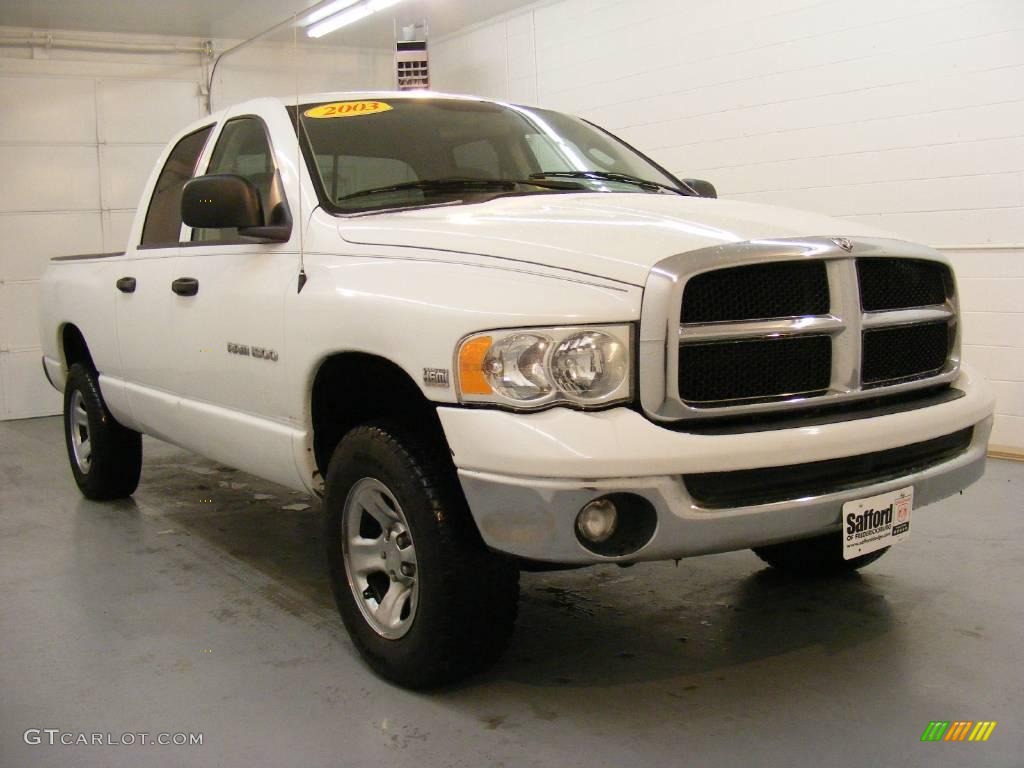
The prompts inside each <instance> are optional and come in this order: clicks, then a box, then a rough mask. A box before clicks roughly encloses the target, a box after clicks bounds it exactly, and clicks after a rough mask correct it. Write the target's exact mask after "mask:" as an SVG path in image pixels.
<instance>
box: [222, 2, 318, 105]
mask: <svg viewBox="0 0 1024 768" xmlns="http://www.w3.org/2000/svg"><path fill="white" fill-rule="evenodd" d="M335 2H336V0H320V2H318V3H316V4H315V5H311V6H309V8H306V9H305V10H304V11H301V12H299V13H293V14H292V15H291V16H289V17H288V18H287V19H285V20H284V21H282V22H280V23H278V24H275V25H274V26H272V27H270V28H268V29H265V30H263V31H262V32H260V33H259V34H256V35H253V36H252V37H250V38H248V39H247V40H243V41H242V42H240V43H238V44H237V45H233V46H232V47H230V48H228V49H227V50H224V51H221V52H220V53H219V54H217V57H216V58H215V59H214V60H213V66H212V67H210V76H209V78H207V81H206V112H207V114H209V113H210V112H212V111H213V77H214V75H215V74H216V73H217V65H218V64H220V62H221V60H222V59H224V58H225V57H227V56H231V55H232V54H235V53H238V52H239V51H240V50H242V49H243V48H246V47H248V46H250V45H252V44H253V43H255V42H257V41H258V40H262V39H263V38H265V37H267V36H268V35H272V34H274V33H275V32H279V31H280V30H282V29H286V28H288V27H294V26H295V25H296V24H298V23H299V20H300V19H305V18H307V17H310V16H315V15H316V13H317V11H319V10H321V9H323V8H325V7H326V6H328V5H332V4H333V3H335Z"/></svg>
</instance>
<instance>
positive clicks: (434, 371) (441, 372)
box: [423, 368, 450, 387]
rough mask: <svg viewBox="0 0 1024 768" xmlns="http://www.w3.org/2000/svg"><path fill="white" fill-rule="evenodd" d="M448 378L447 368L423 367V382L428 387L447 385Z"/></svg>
mask: <svg viewBox="0 0 1024 768" xmlns="http://www.w3.org/2000/svg"><path fill="white" fill-rule="evenodd" d="M449 378H450V377H449V375H448V369H447V368H424V369H423V383H424V384H426V385H427V386H428V387H447V386H448V381H449Z"/></svg>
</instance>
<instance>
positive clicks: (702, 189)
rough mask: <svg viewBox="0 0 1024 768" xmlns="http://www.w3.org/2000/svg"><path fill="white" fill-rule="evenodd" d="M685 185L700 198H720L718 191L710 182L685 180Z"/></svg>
mask: <svg viewBox="0 0 1024 768" xmlns="http://www.w3.org/2000/svg"><path fill="white" fill-rule="evenodd" d="M683 183H684V184H686V185H687V186H689V187H690V188H691V189H692V190H693V191H694V192H696V193H697V194H698V195H699V196H700V197H718V190H717V189H715V185H714V184H712V183H711V182H710V181H705V180H704V179H683Z"/></svg>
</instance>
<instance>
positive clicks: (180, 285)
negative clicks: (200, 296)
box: [171, 277, 199, 296]
mask: <svg viewBox="0 0 1024 768" xmlns="http://www.w3.org/2000/svg"><path fill="white" fill-rule="evenodd" d="M171 290H172V291H174V292H175V293H176V294H178V295H179V296H195V295H196V294H197V293H199V281H198V280H196V279H195V278H194V277H179V278H178V279H177V280H175V281H174V282H173V283H171Z"/></svg>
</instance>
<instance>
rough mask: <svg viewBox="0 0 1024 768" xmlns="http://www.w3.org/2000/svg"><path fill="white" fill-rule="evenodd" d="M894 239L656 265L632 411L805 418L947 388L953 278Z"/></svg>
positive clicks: (781, 244) (785, 246)
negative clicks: (848, 403) (802, 413)
mask: <svg viewBox="0 0 1024 768" xmlns="http://www.w3.org/2000/svg"><path fill="white" fill-rule="evenodd" d="M932 257H933V253H932V252H931V251H929V250H928V249H926V248H923V247H921V246H915V245H912V244H909V243H904V242H901V241H895V240H874V239H872V240H867V239H863V240H857V241H855V242H854V243H853V250H852V252H847V251H846V250H844V249H843V248H842V247H840V246H839V245H838V244H837V243H836V242H835V241H832V240H830V239H827V238H807V239H801V240H772V241H756V242H747V243H736V244H733V245H727V246H718V247H715V248H708V249H704V250H701V251H695V252H691V253H687V254H681V255H679V256H675V257H672V258H670V259H666V260H665V261H663V262H661V263H659V264H658V265H656V266H655V268H654V270H652V272H651V277H650V278H649V280H648V284H647V287H646V290H645V292H644V308H643V313H642V317H641V328H640V390H641V400H642V404H643V406H644V409H645V411H646V412H647V413H648V414H649V415H651V416H652V417H654V418H656V419H662V420H679V419H699V418H709V417H718V416H726V415H728V416H734V415H738V414H743V413H764V412H771V411H782V410H789V409H798V408H806V407H811V406H817V405H824V404H830V403H832V402H838V401H842V400H854V399H857V398H862V397H876V398H877V397H878V396H879V395H885V394H886V393H887V392H890V391H891V392H893V393H897V392H900V393H902V392H906V391H907V390H910V389H913V388H915V387H925V386H934V385H935V384H937V383H941V382H943V381H951V380H952V379H953V378H955V376H956V375H957V372H958V370H959V327H958V324H957V321H956V320H957V309H956V297H955V290H954V284H953V278H952V274H951V272H950V271H949V268H948V267H947V266H946V265H945V264H943V263H942V262H940V261H935V260H933V258H932Z"/></svg>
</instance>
